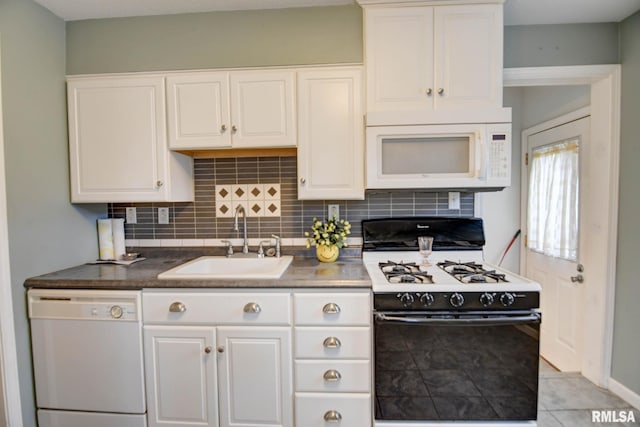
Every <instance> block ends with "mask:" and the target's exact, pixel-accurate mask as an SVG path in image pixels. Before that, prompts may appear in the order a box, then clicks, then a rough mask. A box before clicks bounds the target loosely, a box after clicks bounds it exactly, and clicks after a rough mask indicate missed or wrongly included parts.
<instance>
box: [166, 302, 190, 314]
mask: <svg viewBox="0 0 640 427" xmlns="http://www.w3.org/2000/svg"><path fill="white" fill-rule="evenodd" d="M185 311H187V306H186V305H184V304H183V303H181V302H179V301H176V302H174V303H172V304H171V305H170V306H169V312H171V313H184V312H185Z"/></svg>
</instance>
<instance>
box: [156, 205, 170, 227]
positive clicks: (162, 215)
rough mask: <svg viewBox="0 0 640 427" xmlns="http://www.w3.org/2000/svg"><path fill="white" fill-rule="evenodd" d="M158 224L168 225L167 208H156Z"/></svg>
mask: <svg viewBox="0 0 640 427" xmlns="http://www.w3.org/2000/svg"><path fill="white" fill-rule="evenodd" d="M158 224H169V208H158Z"/></svg>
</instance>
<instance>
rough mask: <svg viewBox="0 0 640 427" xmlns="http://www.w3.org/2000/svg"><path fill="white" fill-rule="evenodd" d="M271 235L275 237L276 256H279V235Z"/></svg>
mask: <svg viewBox="0 0 640 427" xmlns="http://www.w3.org/2000/svg"><path fill="white" fill-rule="evenodd" d="M271 237H273V238H274V239H276V257H278V258H280V236H276V235H275V234H272V235H271Z"/></svg>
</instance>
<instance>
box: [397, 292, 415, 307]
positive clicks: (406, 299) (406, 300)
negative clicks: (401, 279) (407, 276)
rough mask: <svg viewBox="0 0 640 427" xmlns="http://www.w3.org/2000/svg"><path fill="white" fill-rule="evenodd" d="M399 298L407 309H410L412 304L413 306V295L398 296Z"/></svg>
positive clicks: (407, 293) (406, 293)
mask: <svg viewBox="0 0 640 427" xmlns="http://www.w3.org/2000/svg"><path fill="white" fill-rule="evenodd" d="M398 297H399V298H400V302H401V303H402V305H403V306H405V307H409V306H410V305H411V304H413V301H414V299H413V295H411V294H410V293H409V292H405V293H404V294H398Z"/></svg>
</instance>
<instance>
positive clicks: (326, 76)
mask: <svg viewBox="0 0 640 427" xmlns="http://www.w3.org/2000/svg"><path fill="white" fill-rule="evenodd" d="M298 91H299V93H298V126H299V137H298V178H299V182H298V199H301V200H303V199H321V200H346V199H364V123H363V111H362V95H361V92H362V78H361V70H360V68H344V69H324V70H322V69H321V70H307V71H300V72H299V73H298Z"/></svg>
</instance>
